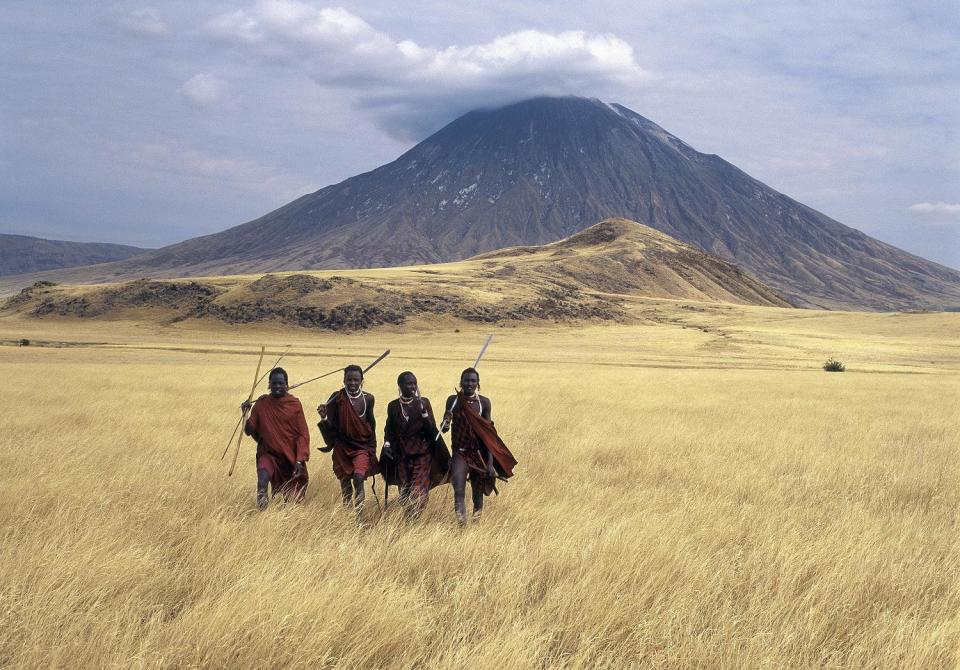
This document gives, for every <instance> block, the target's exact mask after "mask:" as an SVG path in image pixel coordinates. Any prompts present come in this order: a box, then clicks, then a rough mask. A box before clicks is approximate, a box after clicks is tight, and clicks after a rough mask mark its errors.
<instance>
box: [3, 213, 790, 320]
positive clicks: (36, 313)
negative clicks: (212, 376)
mask: <svg viewBox="0 0 960 670" xmlns="http://www.w3.org/2000/svg"><path fill="white" fill-rule="evenodd" d="M641 298H668V299H673V300H686V301H696V302H701V303H703V302H710V303H716V302H724V303H738V304H747V305H765V306H775V307H787V306H788V304H787V303H786V301H784V300H783V299H782V298H780V297H779V296H778V295H777V294H776V293H774V292H773V291H772V290H770V289H769V288H768V287H766V286H764V285H763V284H761V283H760V282H758V281H757V280H755V279H753V278H752V277H750V276H749V275H747V274H745V273H744V272H742V271H741V270H740V269H739V268H737V267H735V266H733V265H731V264H730V263H727V262H726V261H723V260H721V259H719V258H716V257H714V256H712V255H710V254H708V253H705V252H703V251H700V250H699V249H697V248H695V247H692V246H690V245H688V244H684V243H682V242H678V241H677V240H674V239H672V238H670V237H669V236H667V235H664V234H663V233H661V232H658V231H656V230H654V229H652V228H649V227H647V226H644V225H641V224H639V223H636V222H633V221H625V220H622V219H612V220H608V221H603V222H601V223H598V224H596V225H594V226H591V227H590V228H588V229H587V230H584V231H582V232H580V233H577V234H575V235H573V236H571V237H569V238H567V239H565V240H562V241H560V242H554V243H552V244H548V245H544V246H533V247H514V248H511V249H503V250H500V251H497V252H493V253H488V254H484V255H481V256H477V257H475V258H472V259H469V260H465V261H461V262H457V263H447V264H438V265H422V266H415V267H410V268H400V269H384V270H375V269H371V270H346V271H337V272H336V274H334V273H332V272H326V273H317V274H304V273H299V274H286V275H277V274H267V275H262V276H261V275H249V276H242V277H220V278H217V277H213V278H197V279H192V280H188V279H178V280H172V281H170V280H168V281H162V280H150V279H138V280H136V281H132V282H125V283H122V284H107V285H103V286H80V287H77V286H62V285H57V284H52V283H50V282H37V283H35V284H34V285H32V286H30V287H27V288H25V289H23V290H22V291H21V292H20V293H19V294H17V295H15V296H13V297H12V298H10V299H8V300H6V301H5V302H4V303H3V305H2V309H0V311H2V313H3V314H4V315H6V316H12V315H18V316H26V317H28V318H64V317H65V318H89V319H123V318H128V319H135V320H137V321H138V322H141V323H143V322H150V321H154V322H163V323H171V322H179V321H185V320H188V319H216V320H220V321H226V322H229V323H256V322H279V323H286V324H291V325H296V326H302V327H307V328H320V329H326V330H357V329H364V328H372V327H377V326H382V325H399V324H410V323H413V324H416V323H418V322H419V323H430V324H436V323H437V320H438V319H444V320H446V321H453V322H456V321H467V322H470V321H473V322H484V323H501V322H526V321H631V320H634V319H636V318H638V316H637V313H636V309H635V307H636V303H637V302H638V300H639V299H641ZM641 302H642V301H641Z"/></svg>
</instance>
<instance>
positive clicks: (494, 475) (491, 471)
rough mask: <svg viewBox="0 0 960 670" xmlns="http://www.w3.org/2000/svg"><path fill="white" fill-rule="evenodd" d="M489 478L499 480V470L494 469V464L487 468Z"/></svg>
mask: <svg viewBox="0 0 960 670" xmlns="http://www.w3.org/2000/svg"><path fill="white" fill-rule="evenodd" d="M487 476H488V477H490V479H496V478H497V469H496V468H495V467H493V465H492V464H491V465H488V466H487Z"/></svg>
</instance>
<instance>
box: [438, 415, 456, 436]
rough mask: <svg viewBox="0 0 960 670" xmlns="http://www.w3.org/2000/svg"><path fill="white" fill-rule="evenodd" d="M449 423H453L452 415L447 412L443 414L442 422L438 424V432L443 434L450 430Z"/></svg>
mask: <svg viewBox="0 0 960 670" xmlns="http://www.w3.org/2000/svg"><path fill="white" fill-rule="evenodd" d="M451 421H453V414H452V413H451V412H447V413H446V414H444V415H443V421H441V422H440V430H441V431H442V432H444V433H446V432H447V431H448V430H450V422H451Z"/></svg>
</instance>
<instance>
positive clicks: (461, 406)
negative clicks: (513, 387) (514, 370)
mask: <svg viewBox="0 0 960 670" xmlns="http://www.w3.org/2000/svg"><path fill="white" fill-rule="evenodd" d="M453 416H454V422H455V423H456V422H460V425H461V426H465V427H467V428H468V431H469V432H470V433H472V434H473V435H474V436H475V437H476V439H477V441H478V442H479V443H480V444H482V445H483V446H484V447H486V448H487V451H489V452H490V454H491V455H492V456H493V465H494V467H495V468H496V470H497V474H498V475H500V476H501V477H503V478H504V479H507V478H510V477H512V476H513V469H514V468H515V467H516V465H517V459H516V458H514V457H513V454H512V453H510V450H509V449H508V448H507V445H506V444H504V443H503V440H501V439H500V435H498V434H497V429H496V427H495V426H494V424H493V421H490V420H488V419H485V418H483V417H482V416H480V415H479V414H477V413H475V412H473V411H471V410H470V409H469V408H468V407H467V402H466V398H465V397H464V395H463V393H457V406H456V407H455V408H454V410H453Z"/></svg>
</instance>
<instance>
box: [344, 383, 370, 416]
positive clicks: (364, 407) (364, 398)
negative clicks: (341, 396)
mask: <svg viewBox="0 0 960 670" xmlns="http://www.w3.org/2000/svg"><path fill="white" fill-rule="evenodd" d="M343 390H344V391H345V392H346V394H347V397H348V398H349V399H350V400H351V403H350V404H351V405H352V404H353V401H354V400H356V399H357V398H363V411H362V412H360V418H361V419H362V418H363V415H364V414H366V413H367V396H366V395H364V393H363V387H361V388H360V389H359V390H358V391H357V395H351V394H350V391H349V390H347V387H346V386H344V387H343ZM354 409H356V408H354Z"/></svg>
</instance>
